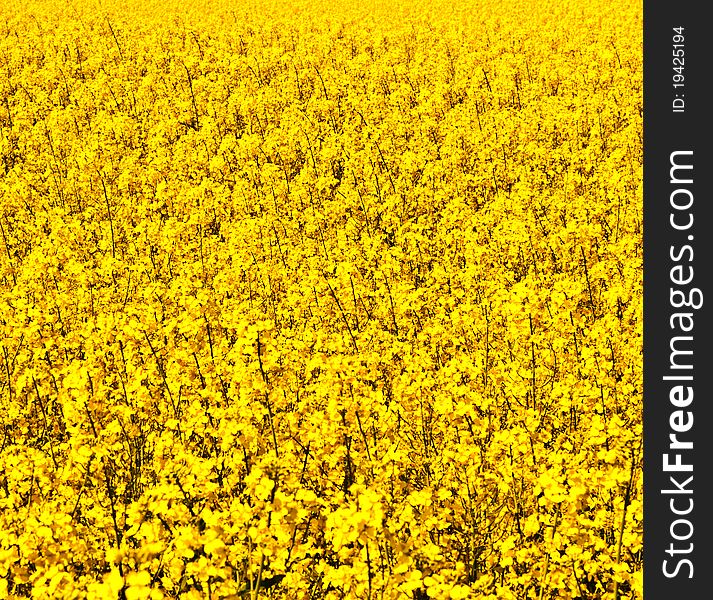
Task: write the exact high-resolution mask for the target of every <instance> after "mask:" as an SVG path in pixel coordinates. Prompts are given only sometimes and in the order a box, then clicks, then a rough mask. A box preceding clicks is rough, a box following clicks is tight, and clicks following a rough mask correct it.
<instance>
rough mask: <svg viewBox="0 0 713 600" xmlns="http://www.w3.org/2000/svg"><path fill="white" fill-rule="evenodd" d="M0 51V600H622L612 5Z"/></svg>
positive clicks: (625, 308)
mask: <svg viewBox="0 0 713 600" xmlns="http://www.w3.org/2000/svg"><path fill="white" fill-rule="evenodd" d="M0 16H1V17H2V18H1V19H0V90H1V92H0V99H1V100H2V105H1V106H0V154H1V157H2V164H0V226H1V228H0V231H1V234H2V238H1V239H0V294H1V295H2V301H1V302H0V347H1V349H2V356H0V404H1V406H0V422H1V424H2V432H1V434H0V435H1V436H2V442H1V448H0V597H2V598H5V597H7V598H18V597H28V596H29V597H33V598H40V599H48V598H93V599H97V600H103V599H108V600H112V599H116V598H121V599H125V600H138V599H145V598H151V599H158V598H185V599H189V598H195V599H199V598H210V599H219V598H224V599H227V598H242V597H245V598H248V597H250V598H257V597H270V598H290V599H291V598H294V599H300V598H304V599H307V598H330V599H338V598H355V599H356V598H363V599H367V598H369V599H377V598H384V599H391V598H416V599H418V598H425V597H433V598H466V597H472V598H490V599H493V600H500V599H507V598H533V599H540V600H542V599H551V598H587V599H594V598H609V599H614V598H625V597H627V598H633V597H639V596H640V590H641V542H642V526H641V521H642V504H641V491H642V483H641V380H642V375H641V329H642V327H641V291H642V284H641V279H642V278H641V265H642V262H641V226H642V223H641V221H642V219H641V213H642V210H641V209H642V206H641V162H642V148H641V132H642V125H641V122H642V110H641V78H642V64H641V63H642V60H641V6H640V3H629V2H623V1H618V2H610V1H609V0H585V1H583V2H574V1H568V0H507V1H502V0H474V1H472V2H469V1H465V0H448V1H445V0H430V1H429V0H412V1H411V0H409V1H403V2H402V1H396V0H390V1H388V2H386V3H380V4H379V5H378V6H362V5H361V3H357V2H348V1H347V0H342V1H341V2H338V3H337V4H336V5H335V4H334V3H333V2H331V1H327V0H319V1H316V2H302V1H300V2H288V3H285V5H282V4H280V3H274V2H270V1H269V0H235V1H232V0H225V1H218V0H216V1H214V2H194V3H192V4H189V3H185V2H175V1H171V0H161V1H158V0H152V1H148V0H102V1H101V2H93V1H87V2H85V1H80V0H48V1H39V0H25V1H22V2H20V1H10V0H8V1H4V2H2V6H1V7H0Z"/></svg>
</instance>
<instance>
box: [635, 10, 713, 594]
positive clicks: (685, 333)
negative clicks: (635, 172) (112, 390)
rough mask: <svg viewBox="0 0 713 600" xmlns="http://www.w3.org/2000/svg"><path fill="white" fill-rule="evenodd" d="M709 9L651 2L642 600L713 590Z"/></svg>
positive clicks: (647, 19) (647, 25) (712, 57)
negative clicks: (712, 572) (712, 584)
mask: <svg viewBox="0 0 713 600" xmlns="http://www.w3.org/2000/svg"><path fill="white" fill-rule="evenodd" d="M704 6H705V4H704V3H702V2H692V1H689V0H683V1H677V2H659V1H654V0H649V1H648V2H646V3H645V5H644V457H645V460H644V598H645V599H646V600H656V599H657V598H662V599H663V598H666V599H669V598H685V599H687V600H688V599H691V600H694V599H695V600H697V599H705V598H713V592H712V591H711V583H710V578H711V568H712V567H711V566H710V555H711V544H712V543H713V542H712V541H711V527H710V520H711V519H710V512H711V511H712V510H713V499H712V497H711V496H712V493H711V491H710V490H711V486H710V485H709V483H710V474H711V466H712V465H713V452H712V451H711V446H712V445H713V444H712V443H711V441H712V440H713V430H711V427H712V426H713V423H712V422H711V416H710V408H709V407H710V404H711V399H712V396H711V386H710V381H711V371H713V369H711V366H709V362H710V355H711V353H710V348H709V347H708V346H709V344H710V343H711V341H710V337H711V328H710V312H711V306H713V289H712V288H711V287H710V286H709V285H708V282H709V273H710V271H711V268H710V264H709V261H711V256H713V253H712V252H711V239H712V238H713V234H712V233H711V232H710V231H708V229H709V228H710V226H711V223H712V222H711V219H710V218H709V216H708V214H709V212H708V210H707V208H708V204H709V203H710V202H711V192H710V190H711V181H710V180H711V174H712V173H713V164H712V163H711V153H710V150H709V144H710V141H709V136H708V133H709V129H710V127H709V125H710V120H709V118H708V111H709V110H710V101H709V98H708V97H707V96H706V91H707V88H708V83H709V80H710V71H711V69H710V67H711V62H712V61H713V53H711V51H710V46H709V42H710V41H711V38H712V36H711V33H710V32H709V31H707V27H708V19H706V18H705V17H704V13H703V7H704ZM709 430H710V431H709Z"/></svg>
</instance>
